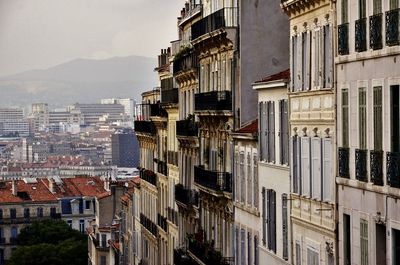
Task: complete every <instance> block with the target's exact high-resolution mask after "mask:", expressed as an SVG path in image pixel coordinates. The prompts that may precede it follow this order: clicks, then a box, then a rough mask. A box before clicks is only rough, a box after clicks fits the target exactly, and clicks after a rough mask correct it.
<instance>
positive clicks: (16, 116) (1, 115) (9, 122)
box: [0, 108, 29, 136]
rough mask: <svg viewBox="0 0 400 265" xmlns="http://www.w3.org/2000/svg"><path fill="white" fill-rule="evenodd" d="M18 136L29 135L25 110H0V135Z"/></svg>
mask: <svg viewBox="0 0 400 265" xmlns="http://www.w3.org/2000/svg"><path fill="white" fill-rule="evenodd" d="M11 134H18V135H20V136H27V135H29V123H28V121H27V120H26V119H25V118H24V111H23V109H19V108H1V109H0V135H11Z"/></svg>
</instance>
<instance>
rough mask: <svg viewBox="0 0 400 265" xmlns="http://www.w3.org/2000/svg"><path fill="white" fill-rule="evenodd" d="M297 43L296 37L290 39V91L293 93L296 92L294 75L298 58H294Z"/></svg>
mask: <svg viewBox="0 0 400 265" xmlns="http://www.w3.org/2000/svg"><path fill="white" fill-rule="evenodd" d="M295 42H296V37H295V36H292V37H291V38H290V91H292V92H293V91H295V89H294V78H293V77H294V75H293V73H295V72H296V69H295V62H296V60H295V58H296V56H294V52H295V51H296V50H295V47H296V46H295V44H296V43H295Z"/></svg>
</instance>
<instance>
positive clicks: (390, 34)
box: [385, 8, 400, 46]
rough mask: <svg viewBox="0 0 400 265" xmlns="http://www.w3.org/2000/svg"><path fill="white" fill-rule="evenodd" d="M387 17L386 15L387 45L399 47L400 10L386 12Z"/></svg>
mask: <svg viewBox="0 0 400 265" xmlns="http://www.w3.org/2000/svg"><path fill="white" fill-rule="evenodd" d="M385 15H386V45H387V46H394V45H399V44H400V35H399V20H400V8H397V9H393V10H389V11H386V13H385Z"/></svg>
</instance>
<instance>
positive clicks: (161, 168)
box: [157, 160, 168, 176]
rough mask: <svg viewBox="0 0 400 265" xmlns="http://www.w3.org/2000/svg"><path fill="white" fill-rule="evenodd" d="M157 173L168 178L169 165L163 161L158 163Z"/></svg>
mask: <svg viewBox="0 0 400 265" xmlns="http://www.w3.org/2000/svg"><path fill="white" fill-rule="evenodd" d="M157 172H158V173H160V174H163V175H164V176H168V166H167V163H166V162H164V161H161V160H158V161H157Z"/></svg>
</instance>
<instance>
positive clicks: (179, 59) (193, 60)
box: [173, 49, 199, 75]
mask: <svg viewBox="0 0 400 265" xmlns="http://www.w3.org/2000/svg"><path fill="white" fill-rule="evenodd" d="M198 67H199V60H198V57H197V55H196V54H195V53H194V52H193V51H192V50H186V49H183V50H181V51H180V52H179V53H178V54H177V55H176V56H175V59H174V67H173V68H174V69H173V70H174V75H176V74H178V73H180V72H183V71H190V70H196V69H197V68H198Z"/></svg>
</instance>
